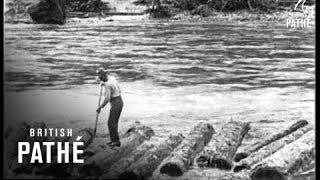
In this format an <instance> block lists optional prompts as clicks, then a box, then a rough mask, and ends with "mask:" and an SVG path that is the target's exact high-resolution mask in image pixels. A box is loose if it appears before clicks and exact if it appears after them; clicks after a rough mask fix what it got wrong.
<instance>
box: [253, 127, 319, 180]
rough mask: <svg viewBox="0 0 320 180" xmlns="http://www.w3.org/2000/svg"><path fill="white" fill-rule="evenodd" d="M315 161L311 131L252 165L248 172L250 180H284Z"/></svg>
mask: <svg viewBox="0 0 320 180" xmlns="http://www.w3.org/2000/svg"><path fill="white" fill-rule="evenodd" d="M314 159H315V131H314V130H311V131H309V132H307V133H306V134H304V135H303V136H302V137H300V138H299V139H298V140H296V141H294V142H292V143H290V144H288V145H286V146H285V147H283V148H282V149H280V150H279V151H277V152H275V153H274V154H272V155H271V156H269V157H267V158H266V159H264V160H262V161H261V162H259V163H258V164H256V165H254V166H253V167H252V169H251V172H250V177H251V179H252V180H267V179H279V180H282V179H283V180H285V179H287V178H288V175H290V174H293V173H295V172H297V171H298V170H299V169H300V168H301V166H303V165H304V164H308V163H310V162H311V161H313V160H314Z"/></svg>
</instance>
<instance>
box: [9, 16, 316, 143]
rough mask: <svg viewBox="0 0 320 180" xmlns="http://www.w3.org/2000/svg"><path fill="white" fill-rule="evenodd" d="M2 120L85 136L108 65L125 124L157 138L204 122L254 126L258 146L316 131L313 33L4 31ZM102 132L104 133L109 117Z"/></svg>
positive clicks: (100, 28) (222, 28)
mask: <svg viewBox="0 0 320 180" xmlns="http://www.w3.org/2000/svg"><path fill="white" fill-rule="evenodd" d="M4 50H5V52H4V55H5V57H4V64H5V67H4V70H5V74H4V75H5V91H6V95H5V105H6V106H5V113H6V122H7V124H10V123H12V122H16V121H35V120H41V121H44V122H46V123H47V124H49V126H50V125H51V126H60V127H66V126H67V127H73V128H83V127H85V126H92V127H93V124H94V120H95V108H96V107H97V102H98V94H99V86H98V85H97V82H96V80H95V70H96V69H97V68H98V67H100V66H103V67H105V68H107V69H108V71H109V72H110V73H111V74H114V76H116V78H117V79H118V81H119V82H120V84H121V87H122V91H123V93H122V96H123V99H124V104H125V105H124V110H123V113H122V115H121V118H120V126H122V125H124V124H126V123H127V124H129V123H130V122H132V121H136V120H139V121H141V122H142V123H144V124H147V125H150V126H151V127H152V128H153V129H154V130H155V132H156V137H160V138H161V137H167V136H168V135H169V134H170V133H176V132H182V133H186V132H188V130H189V129H190V128H192V127H193V126H194V125H195V124H196V123H197V122H198V121H208V122H211V123H213V124H216V126H217V127H218V126H219V125H221V124H222V123H224V122H226V121H228V120H230V119H234V120H241V121H248V122H251V123H252V132H254V133H252V135H251V138H250V139H247V140H246V141H245V142H244V145H245V144H246V143H247V144H250V143H252V141H253V140H254V138H255V137H256V138H261V137H263V136H265V135H267V134H269V133H272V132H274V131H275V130H277V129H279V128H280V127H283V126H286V125H288V124H290V123H293V122H294V121H296V120H301V119H306V120H308V121H309V122H310V123H311V124H314V89H315V29H314V28H307V29H294V28H287V27H286V26H285V25H284V24H253V23H248V24H245V23H241V24H237V23H177V22H164V21H148V22H139V21H138V22H122V21H114V22H104V21H101V22H99V23H91V24H90V23H81V22H70V23H67V24H66V25H64V26H55V25H34V24H10V25H5V48H4ZM99 117H100V119H99V126H98V133H101V134H103V133H105V132H106V131H107V117H108V111H107V110H103V112H102V113H101V114H100V116H99Z"/></svg>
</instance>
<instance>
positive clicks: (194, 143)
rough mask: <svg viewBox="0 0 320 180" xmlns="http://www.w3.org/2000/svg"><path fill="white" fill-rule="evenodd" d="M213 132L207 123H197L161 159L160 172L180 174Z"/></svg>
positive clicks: (172, 174) (171, 174)
mask: <svg viewBox="0 0 320 180" xmlns="http://www.w3.org/2000/svg"><path fill="white" fill-rule="evenodd" d="M214 133H215V131H214V129H213V127H212V126H211V125H210V124H208V123H199V124H198V125H197V126H195V127H194V129H192V130H191V132H190V133H189V134H188V135H187V136H186V138H185V139H184V140H183V142H182V143H181V144H180V145H179V146H178V147H177V148H176V149H175V150H174V151H173V152H172V153H170V155H169V156H168V157H167V158H165V159H164V160H163V162H162V163H161V165H160V167H161V168H160V173H163V174H167V175H169V176H181V175H182V174H183V173H184V172H185V171H186V170H187V169H188V168H189V165H190V164H191V163H192V162H193V159H194V158H195V156H196V154H197V153H199V152H200V151H201V150H202V149H203V147H204V146H205V145H206V144H207V143H208V142H209V141H210V139H211V138H212V135H213V134H214Z"/></svg>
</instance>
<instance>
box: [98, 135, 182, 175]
mask: <svg viewBox="0 0 320 180" xmlns="http://www.w3.org/2000/svg"><path fill="white" fill-rule="evenodd" d="M182 140H183V136H182V134H178V135H170V136H169V137H168V138H167V139H165V140H163V141H162V142H160V143H159V144H157V145H155V146H154V147H152V148H151V149H150V150H148V151H146V152H145V153H144V154H140V153H139V151H138V149H137V150H136V151H134V153H133V154H132V155H130V156H129V157H127V158H124V159H122V160H120V161H118V162H117V163H116V164H115V165H113V167H112V168H110V171H109V172H110V173H109V175H105V176H102V177H103V178H110V177H111V178H119V179H128V178H129V177H131V178H130V179H144V178H147V177H149V176H151V175H152V172H153V171H154V170H155V169H156V168H157V166H158V165H159V164H160V163H161V161H162V160H163V159H164V158H165V157H167V156H168V155H169V154H170V153H171V152H172V151H173V150H174V148H176V147H177V146H178V145H179V144H180V143H181V142H182ZM135 153H136V154H138V156H135ZM139 156H140V157H141V158H139ZM135 159H136V160H135ZM128 176H129V177H128Z"/></svg>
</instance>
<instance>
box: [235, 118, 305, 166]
mask: <svg viewBox="0 0 320 180" xmlns="http://www.w3.org/2000/svg"><path fill="white" fill-rule="evenodd" d="M307 124H308V121H306V120H300V121H297V122H296V123H294V124H292V125H291V126H289V127H286V128H284V129H282V130H280V131H279V132H277V133H275V134H272V135H271V136H269V137H267V138H266V139H264V140H262V141H260V142H257V143H256V144H254V145H253V146H250V147H248V149H243V150H242V152H237V153H236V155H235V157H234V161H235V162H239V161H240V160H241V159H244V158H246V157H248V156H249V155H250V154H251V153H253V152H255V151H257V150H259V149H260V148H262V147H263V146H266V145H268V144H270V143H272V142H274V141H276V140H278V139H281V138H283V137H285V136H287V135H288V134H290V133H292V132H294V131H295V130H297V129H299V128H301V127H303V126H305V125H307Z"/></svg>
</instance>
